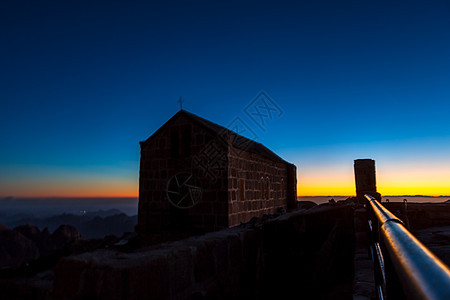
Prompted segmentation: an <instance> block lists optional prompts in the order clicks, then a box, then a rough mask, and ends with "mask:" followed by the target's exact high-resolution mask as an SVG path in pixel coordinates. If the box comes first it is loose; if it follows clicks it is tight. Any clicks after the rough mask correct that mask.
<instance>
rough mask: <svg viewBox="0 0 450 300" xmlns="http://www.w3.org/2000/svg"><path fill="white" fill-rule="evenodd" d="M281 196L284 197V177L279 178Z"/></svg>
mask: <svg viewBox="0 0 450 300" xmlns="http://www.w3.org/2000/svg"><path fill="white" fill-rule="evenodd" d="M281 198H284V179H283V178H281Z"/></svg>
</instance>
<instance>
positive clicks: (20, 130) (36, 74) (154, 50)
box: [0, 0, 450, 197]
mask: <svg viewBox="0 0 450 300" xmlns="http://www.w3.org/2000/svg"><path fill="white" fill-rule="evenodd" d="M0 39H1V40H0V41H1V47H0V70H1V80H0V113H1V114H0V197H6V196H15V197H47V196H48V197H50V196H59V197H113V196H117V197H125V196H137V195H138V175H139V155H140V154H139V141H143V140H145V139H146V138H148V137H149V136H150V135H151V134H152V133H153V132H155V131H156V130H157V129H158V128H159V127H160V126H161V125H162V124H163V123H164V122H165V121H167V120H168V119H169V118H170V117H171V116H172V115H174V114H175V113H176V112H177V111H178V110H179V104H178V103H177V100H178V99H179V97H180V96H182V97H183V99H184V103H183V108H185V109H186V110H187V111H189V112H192V113H194V114H197V115H199V116H201V117H203V118H206V119H209V120H211V121H213V122H215V123H218V124H220V125H223V126H227V124H230V122H231V121H232V120H234V119H235V118H240V120H242V121H243V122H244V123H245V124H246V126H247V127H248V128H250V129H251V132H252V135H253V136H248V137H250V138H255V139H256V140H257V141H258V142H261V143H263V144H264V145H266V146H267V147H268V148H270V149H271V150H273V151H274V152H275V153H277V154H278V155H280V156H281V157H282V158H284V159H285V160H287V161H289V162H292V163H294V164H295V165H296V166H297V180H298V194H299V195H302V196H311V195H324V196H327V195H354V194H355V188H354V175H353V160H354V159H359V158H372V159H374V160H375V161H376V168H377V183H378V189H379V192H380V193H381V194H383V195H404V194H408V195H412V194H423V195H450V117H449V115H450V114H449V112H450V55H449V54H450V2H449V1H446V0H442V1H371V0H366V1H361V0H359V1H320V0H319V1H189V2H184V3H183V2H181V1H180V2H178V1H21V0H15V1H2V2H1V3H0ZM261 91H264V92H265V93H266V94H267V95H268V96H269V97H270V99H271V101H272V103H275V104H276V105H277V106H278V107H279V108H280V110H281V111H282V112H281V113H280V114H276V115H273V116H272V118H269V119H267V120H266V122H265V123H264V126H259V125H260V124H259V125H258V124H257V122H255V120H254V119H252V118H251V117H250V116H249V115H248V114H246V111H247V110H246V109H247V108H248V107H249V106H250V107H251V105H252V103H254V102H252V101H253V100H254V99H255V97H257V95H258V94H259V93H260V92H261Z"/></svg>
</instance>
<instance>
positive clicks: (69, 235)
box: [51, 225, 82, 248]
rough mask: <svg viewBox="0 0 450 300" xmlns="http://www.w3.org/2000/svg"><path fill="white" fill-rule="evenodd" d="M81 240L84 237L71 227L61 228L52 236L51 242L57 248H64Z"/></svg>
mask: <svg viewBox="0 0 450 300" xmlns="http://www.w3.org/2000/svg"><path fill="white" fill-rule="evenodd" d="M81 239H82V237H81V234H80V233H79V232H78V230H77V229H76V228H75V227H73V226H69V225H61V226H59V227H58V229H56V230H55V232H53V234H52V235H51V242H52V244H53V246H54V247H55V248H62V247H64V246H66V245H68V244H70V243H74V242H77V241H80V240H81Z"/></svg>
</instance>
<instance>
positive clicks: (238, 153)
mask: <svg viewBox="0 0 450 300" xmlns="http://www.w3.org/2000/svg"><path fill="white" fill-rule="evenodd" d="M140 145H141V161H140V172H139V213H138V225H137V227H136V231H137V232H138V233H139V234H140V236H141V237H143V238H144V239H147V240H149V239H150V240H152V239H155V238H156V237H157V236H158V235H159V234H164V235H166V237H167V236H170V234H173V233H177V234H178V233H179V232H184V233H185V234H191V233H196V232H204V231H212V230H218V229H222V228H227V227H232V226H235V225H239V224H240V223H241V222H247V221H250V220H251V219H252V218H253V217H259V216H262V215H264V214H273V213H276V212H278V211H282V210H289V209H293V208H295V207H296V203H297V188H296V185H297V179H296V167H295V165H293V164H290V163H288V162H286V161H284V160H283V159H281V158H280V157H279V156H277V155H276V154H275V153H273V152H272V151H270V150H269V149H267V148H266V147H265V146H263V145H262V144H260V143H257V142H255V141H253V140H250V139H248V138H245V137H243V136H241V135H239V134H237V133H235V132H233V131H231V130H228V129H226V128H224V127H222V126H219V125H217V124H214V123H212V122H210V121H208V120H205V119H203V118H200V117H198V116H196V115H194V114H191V113H188V112H186V111H184V110H180V111H179V112H178V113H176V114H175V115H174V116H173V117H172V118H170V120H168V121H167V122H166V123H165V124H164V125H163V126H161V127H160V128H159V129H158V130H157V131H156V132H155V133H154V134H153V135H152V136H151V137H149V138H148V139H147V140H146V141H144V142H140ZM156 239H157V238H156Z"/></svg>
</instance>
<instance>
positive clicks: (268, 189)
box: [266, 177, 270, 199]
mask: <svg viewBox="0 0 450 300" xmlns="http://www.w3.org/2000/svg"><path fill="white" fill-rule="evenodd" d="M269 198H270V179H269V177H266V199H269Z"/></svg>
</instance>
